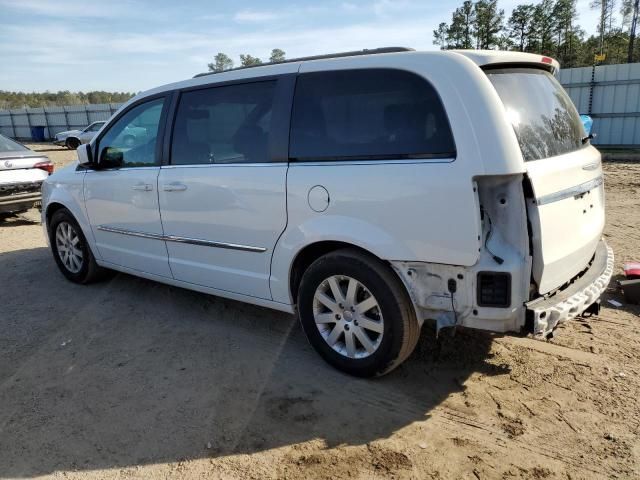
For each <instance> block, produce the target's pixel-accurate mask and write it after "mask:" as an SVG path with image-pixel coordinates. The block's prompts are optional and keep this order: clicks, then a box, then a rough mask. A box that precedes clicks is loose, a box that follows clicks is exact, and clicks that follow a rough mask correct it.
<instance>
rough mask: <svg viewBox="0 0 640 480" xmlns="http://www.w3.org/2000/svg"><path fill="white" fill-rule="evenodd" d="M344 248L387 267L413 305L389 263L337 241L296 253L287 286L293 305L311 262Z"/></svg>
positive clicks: (350, 244) (369, 252)
mask: <svg viewBox="0 0 640 480" xmlns="http://www.w3.org/2000/svg"><path fill="white" fill-rule="evenodd" d="M346 248H348V249H351V250H355V251H357V252H360V253H362V254H363V255H366V256H368V257H371V258H372V259H375V260H378V261H379V262H381V263H383V264H385V265H387V266H388V267H389V269H390V271H391V272H393V275H394V276H395V277H396V279H397V280H398V282H399V283H400V285H402V288H404V290H405V291H406V292H407V295H408V296H409V298H410V299H411V301H412V303H414V305H415V302H413V295H411V292H410V290H409V289H408V288H407V285H406V283H405V282H404V280H403V279H402V278H401V277H400V275H398V272H396V270H395V269H394V268H393V267H392V265H391V263H390V262H389V261H387V260H385V259H383V258H380V257H379V256H378V255H376V254H374V253H373V252H371V251H369V250H367V249H366V248H363V247H361V246H359V245H356V244H353V243H349V242H344V241H338V240H321V241H317V242H313V243H310V244H308V245H305V246H304V247H303V248H302V249H300V250H299V251H298V252H297V253H296V255H295V257H294V259H293V261H292V262H291V268H290V271H289V284H288V286H289V294H290V296H291V300H292V302H293V303H294V304H295V303H297V301H298V289H299V287H300V281H301V280H302V276H303V275H304V272H305V271H306V270H307V268H309V266H311V264H312V263H313V262H315V261H316V260H317V259H318V258H320V257H322V256H323V255H326V254H328V253H331V252H333V251H336V250H341V249H346Z"/></svg>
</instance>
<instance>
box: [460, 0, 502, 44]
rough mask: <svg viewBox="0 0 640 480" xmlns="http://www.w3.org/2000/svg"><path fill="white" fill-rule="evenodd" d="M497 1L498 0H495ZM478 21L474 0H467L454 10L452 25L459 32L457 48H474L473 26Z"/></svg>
mask: <svg viewBox="0 0 640 480" xmlns="http://www.w3.org/2000/svg"><path fill="white" fill-rule="evenodd" d="M495 1H496V2H497V0H495ZM475 21H476V9H475V8H474V4H473V2H471V1H469V0H467V1H465V2H464V3H463V4H462V6H461V7H459V8H456V10H455V11H454V12H453V16H452V19H451V25H452V27H454V26H455V27H454V28H455V29H456V30H457V31H458V32H459V35H458V45H457V47H456V48H473V28H474V23H475Z"/></svg>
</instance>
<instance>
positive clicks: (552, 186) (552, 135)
mask: <svg viewBox="0 0 640 480" xmlns="http://www.w3.org/2000/svg"><path fill="white" fill-rule="evenodd" d="M486 73H487V76H488V77H489V79H490V80H491V82H492V83H493V85H494V87H495V89H496V91H497V92H498V95H499V96H500V98H501V99H502V102H503V104H504V108H505V112H506V115H507V117H508V119H509V121H510V122H511V124H512V126H513V128H514V131H515V133H516V137H517V138H518V142H519V144H520V149H521V151H522V156H523V158H524V161H525V166H526V171H527V177H528V180H529V182H530V184H531V187H532V190H533V192H532V193H533V195H532V198H530V199H528V200H527V210H528V216H529V221H530V223H531V230H532V245H533V278H534V280H535V282H536V283H537V285H538V290H539V293H541V294H544V293H547V292H549V291H551V290H553V289H555V288H557V287H559V286H561V285H562V284H564V283H566V282H567V281H569V280H570V279H571V278H573V277H574V276H575V275H576V274H578V273H579V272H581V271H582V270H584V269H585V268H586V266H587V264H588V263H589V261H590V260H591V258H592V257H593V254H594V252H595V250H596V246H597V244H598V241H599V240H600V237H601V236H602V231H603V229H604V193H603V185H602V183H603V178H602V167H601V163H600V153H599V152H598V150H596V149H595V148H594V147H592V146H591V145H590V144H589V142H588V139H586V138H585V136H586V133H585V132H584V129H583V127H582V122H581V121H580V117H579V115H578V112H577V111H576V109H575V107H574V106H573V103H572V102H571V99H570V98H569V97H568V95H567V94H566V92H565V91H564V89H563V88H562V86H561V85H560V84H559V83H558V82H557V80H556V79H555V78H554V77H553V76H552V75H551V74H550V73H548V72H547V71H545V70H542V69H535V68H502V69H491V70H487V71H486Z"/></svg>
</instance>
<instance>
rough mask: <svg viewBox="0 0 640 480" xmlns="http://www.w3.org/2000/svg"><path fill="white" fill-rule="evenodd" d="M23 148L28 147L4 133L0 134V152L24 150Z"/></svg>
mask: <svg viewBox="0 0 640 480" xmlns="http://www.w3.org/2000/svg"><path fill="white" fill-rule="evenodd" d="M25 150H29V149H28V148H27V147H25V146H24V145H21V144H19V143H18V142H16V141H14V140H11V139H10V138H7V137H5V136H4V135H0V152H24V151H25Z"/></svg>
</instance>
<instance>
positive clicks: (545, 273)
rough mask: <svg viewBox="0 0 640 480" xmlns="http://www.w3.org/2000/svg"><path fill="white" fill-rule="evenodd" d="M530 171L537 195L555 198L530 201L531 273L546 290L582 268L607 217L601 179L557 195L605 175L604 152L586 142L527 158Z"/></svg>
mask: <svg viewBox="0 0 640 480" xmlns="http://www.w3.org/2000/svg"><path fill="white" fill-rule="evenodd" d="M585 167H586V168H587V169H585ZM527 175H528V177H529V179H530V180H531V184H532V186H533V193H534V194H535V198H536V199H539V200H543V199H544V198H545V197H546V198H549V199H550V200H552V201H549V202H548V203H544V202H542V203H543V204H541V205H538V204H536V205H529V211H530V215H529V216H530V218H531V225H532V228H533V245H534V255H533V258H534V262H533V277H534V279H535V280H536V282H537V283H538V288H539V291H540V293H547V292H549V291H551V290H553V289H554V288H557V287H559V286H561V285H562V284H564V283H565V282H567V280H568V279H571V278H572V277H574V276H575V275H577V274H578V273H579V272H581V271H582V270H584V268H585V266H586V265H587V263H588V262H589V260H590V259H591V257H593V252H595V250H596V246H597V245H598V242H599V241H600V238H601V237H602V232H603V231H604V222H605V218H604V187H603V185H602V184H600V185H599V186H596V187H595V188H593V189H591V190H589V191H586V192H584V193H582V194H580V195H577V196H574V195H569V196H567V197H566V198H562V199H560V200H555V201H553V197H554V196H557V195H558V194H561V193H562V192H566V191H570V190H571V189H572V188H573V187H576V186H579V185H583V184H586V183H588V182H590V181H599V180H600V179H602V165H601V163H600V153H599V152H598V150H596V148H594V147H587V148H583V149H581V150H578V151H575V152H571V153H569V154H566V155H561V156H558V157H552V158H545V159H543V160H536V161H533V162H527ZM537 203H541V202H539V201H538V202H537Z"/></svg>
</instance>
